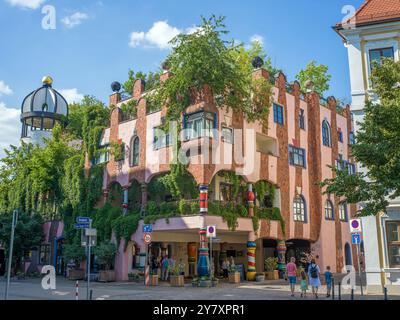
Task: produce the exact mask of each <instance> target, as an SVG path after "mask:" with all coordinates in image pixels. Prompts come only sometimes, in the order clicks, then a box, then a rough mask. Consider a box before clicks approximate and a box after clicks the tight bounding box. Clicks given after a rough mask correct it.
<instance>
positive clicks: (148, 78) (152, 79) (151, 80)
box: [122, 69, 161, 94]
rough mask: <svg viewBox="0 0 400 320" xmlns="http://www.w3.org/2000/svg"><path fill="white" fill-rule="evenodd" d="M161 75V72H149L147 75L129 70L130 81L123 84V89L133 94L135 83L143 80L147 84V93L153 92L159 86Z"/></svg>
mask: <svg viewBox="0 0 400 320" xmlns="http://www.w3.org/2000/svg"><path fill="white" fill-rule="evenodd" d="M160 74H161V73H160V72H149V73H147V74H146V73H143V72H141V71H139V72H136V73H135V72H134V71H133V70H131V69H129V71H128V80H127V81H125V82H124V83H123V84H122V87H123V89H124V91H125V92H127V93H130V94H132V93H133V85H134V84H135V81H136V80H137V79H142V80H144V81H145V83H146V86H145V89H146V91H151V90H153V89H154V88H156V87H157V86H158V85H159V83H160Z"/></svg>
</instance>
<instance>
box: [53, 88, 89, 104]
mask: <svg viewBox="0 0 400 320" xmlns="http://www.w3.org/2000/svg"><path fill="white" fill-rule="evenodd" d="M58 91H59V92H60V93H61V95H62V96H63V97H64V98H65V100H67V102H68V103H80V102H81V101H82V100H83V98H84V95H83V94H81V93H79V92H78V89H77V88H73V89H61V90H58Z"/></svg>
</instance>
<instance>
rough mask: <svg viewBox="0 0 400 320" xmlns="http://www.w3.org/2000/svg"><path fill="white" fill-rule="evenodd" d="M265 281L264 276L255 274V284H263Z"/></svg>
mask: <svg viewBox="0 0 400 320" xmlns="http://www.w3.org/2000/svg"><path fill="white" fill-rule="evenodd" d="M263 281H265V275H264V274H257V275H256V282H263Z"/></svg>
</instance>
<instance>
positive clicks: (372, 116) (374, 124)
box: [321, 59, 400, 216]
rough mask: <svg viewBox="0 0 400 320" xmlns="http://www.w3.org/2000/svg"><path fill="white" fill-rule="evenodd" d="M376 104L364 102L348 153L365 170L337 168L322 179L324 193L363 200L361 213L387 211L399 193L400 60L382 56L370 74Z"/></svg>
mask: <svg viewBox="0 0 400 320" xmlns="http://www.w3.org/2000/svg"><path fill="white" fill-rule="evenodd" d="M372 82H373V84H374V90H375V92H376V94H377V96H378V97H379V103H371V102H368V101H367V103H366V106H365V117H364V122H362V123H361V124H360V129H359V132H358V133H357V135H356V144H355V145H352V146H351V155H352V156H353V157H354V158H355V160H356V161H357V162H358V163H360V164H361V165H362V166H363V167H364V168H365V169H366V171H367V173H361V172H360V173H357V174H355V175H351V174H349V173H348V171H346V170H343V171H338V170H337V169H336V168H332V170H333V171H334V173H335V176H336V177H335V178H334V179H327V180H325V181H324V182H323V183H322V184H321V186H322V187H325V192H326V193H330V194H335V195H336V196H338V197H345V198H346V200H347V202H348V203H362V204H363V205H362V207H361V210H360V211H359V212H358V214H359V215H360V216H366V215H376V214H378V213H379V212H386V207H387V206H388V200H390V199H394V198H396V197H398V196H400V166H399V163H400V148H399V146H400V144H399V137H400V129H399V128H400V88H399V85H398V84H399V83H400V62H394V61H393V60H391V59H385V60H384V61H383V63H382V66H380V67H377V66H376V67H375V68H374V69H373V73H372Z"/></svg>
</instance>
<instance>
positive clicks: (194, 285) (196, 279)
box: [192, 278, 199, 288]
mask: <svg viewBox="0 0 400 320" xmlns="http://www.w3.org/2000/svg"><path fill="white" fill-rule="evenodd" d="M198 286H199V278H193V279H192V287H194V288H196V287H198Z"/></svg>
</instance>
